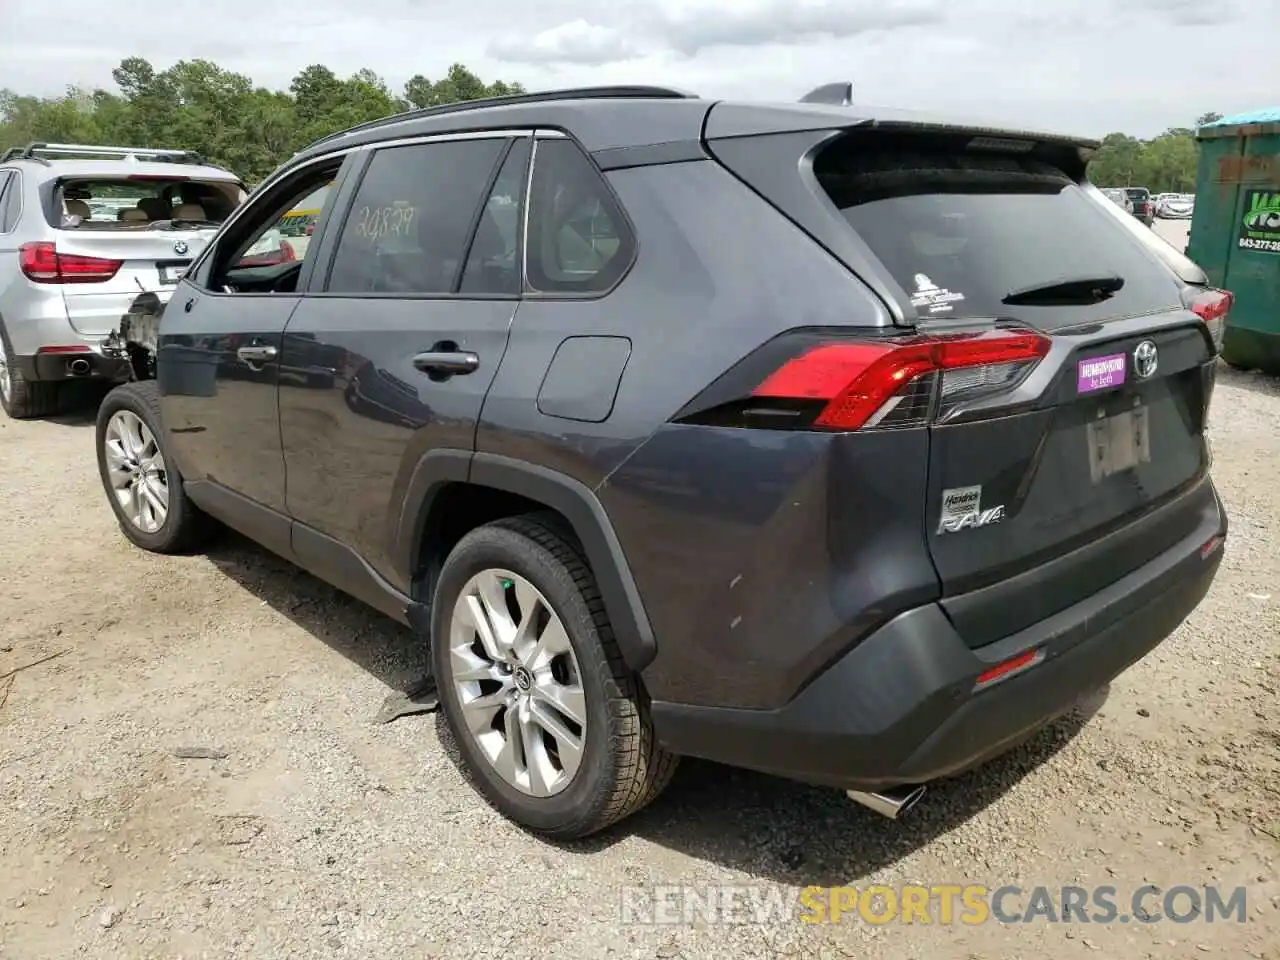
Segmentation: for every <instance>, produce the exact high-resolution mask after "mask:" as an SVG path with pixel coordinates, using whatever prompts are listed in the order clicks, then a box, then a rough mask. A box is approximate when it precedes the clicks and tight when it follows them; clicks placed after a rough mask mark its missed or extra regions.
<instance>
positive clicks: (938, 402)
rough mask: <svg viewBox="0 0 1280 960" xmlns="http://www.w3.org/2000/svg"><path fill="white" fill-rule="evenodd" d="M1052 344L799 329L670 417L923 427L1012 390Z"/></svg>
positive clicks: (1034, 336)
mask: <svg viewBox="0 0 1280 960" xmlns="http://www.w3.org/2000/svg"><path fill="white" fill-rule="evenodd" d="M1049 347H1050V341H1049V338H1047V337H1045V336H1042V335H1040V334H1038V333H1034V332H1032V331H1030V330H1026V329H1024V328H1007V327H1006V328H997V327H988V328H984V329H981V330H970V331H966V332H952V333H933V334H923V335H913V336H906V337H878V336H874V335H873V336H868V337H856V336H853V335H850V336H847V337H841V336H840V335H839V334H834V335H828V334H824V333H823V332H821V331H810V330H794V331H791V332H790V333H787V334H784V335H783V336H781V337H778V338H776V339H774V340H771V341H769V342H768V343H766V344H764V345H763V346H761V347H760V349H758V350H756V351H754V352H753V353H751V354H750V355H748V356H747V357H746V358H744V359H743V360H742V361H740V362H739V363H738V364H736V365H735V366H734V367H733V368H732V369H730V370H729V371H727V372H726V373H725V374H724V375H723V376H721V377H720V378H719V379H717V380H716V381H715V382H714V383H712V384H711V385H710V386H708V387H707V388H706V389H705V390H703V391H702V392H701V393H700V394H699V395H698V396H697V397H695V398H694V399H693V400H691V401H690V402H689V403H688V404H686V405H685V407H684V408H683V409H682V410H681V411H680V412H679V413H677V414H676V416H675V417H674V418H673V419H674V421H675V422H676V423H699V424H706V425H712V426H731V427H758V428H762V429H770V430H779V429H780V430H824V431H854V430H871V429H893V428H897V429H901V428H904V427H918V426H923V425H926V424H928V423H930V422H932V421H933V420H934V419H935V418H936V417H938V416H942V415H945V414H946V413H947V412H948V410H949V409H953V408H954V406H955V404H957V403H962V402H964V401H966V400H971V399H977V398H979V397H994V396H999V395H1000V394H1002V393H1005V392H1008V391H1009V390H1011V389H1013V388H1014V387H1016V386H1017V384H1019V383H1021V382H1022V380H1023V379H1025V376H1026V375H1027V374H1028V373H1029V372H1030V371H1031V370H1032V369H1033V368H1034V367H1035V366H1036V365H1037V364H1038V363H1039V362H1040V360H1041V359H1042V358H1043V357H1044V356H1045V355H1046V354H1047V353H1048V352H1049Z"/></svg>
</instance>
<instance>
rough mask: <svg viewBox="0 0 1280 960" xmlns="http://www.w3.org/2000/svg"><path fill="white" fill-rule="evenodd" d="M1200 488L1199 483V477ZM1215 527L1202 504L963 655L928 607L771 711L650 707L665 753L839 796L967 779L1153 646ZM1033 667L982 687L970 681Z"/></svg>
mask: <svg viewBox="0 0 1280 960" xmlns="http://www.w3.org/2000/svg"><path fill="white" fill-rule="evenodd" d="M1205 483H1209V481H1208V480H1206V481H1205ZM1226 530H1227V517H1226V513H1225V511H1224V510H1223V509H1222V505H1221V502H1220V501H1219V499H1218V498H1217V496H1216V494H1215V495H1213V496H1212V497H1209V498H1208V499H1207V501H1206V505H1205V508H1204V509H1203V511H1202V519H1201V522H1200V523H1199V524H1198V525H1197V527H1196V529H1195V530H1194V531H1193V532H1191V533H1190V534H1189V535H1188V536H1186V537H1184V538H1183V539H1182V540H1180V541H1179V542H1178V543H1177V544H1176V545H1175V546H1174V547H1172V548H1171V549H1169V550H1167V551H1165V552H1164V553H1163V554H1160V555H1159V556H1157V557H1156V558H1155V559H1153V560H1151V561H1150V562H1148V563H1146V564H1144V565H1143V566H1141V567H1139V568H1138V569H1136V570H1134V571H1132V572H1131V573H1129V574H1128V575H1126V576H1124V577H1121V578H1120V579H1118V580H1116V581H1115V582H1114V583H1112V584H1110V585H1109V586H1108V587H1106V588H1105V589H1103V590H1101V591H1099V592H1098V593H1096V594H1094V595H1092V596H1090V597H1089V598H1088V599H1086V600H1084V601H1081V602H1080V603H1077V604H1075V605H1074V606H1071V607H1069V608H1067V609H1066V610H1062V611H1059V612H1058V613H1056V614H1054V615H1052V616H1050V617H1047V618H1046V619H1044V620H1041V621H1039V622H1038V623H1035V624H1033V625H1032V626H1030V627H1028V628H1027V629H1025V630H1022V631H1020V632H1018V633H1016V634H1014V635H1013V636H1010V637H1006V638H1004V639H1002V640H999V641H997V642H995V643H992V644H988V645H987V646H984V647H980V648H978V649H976V650H975V649H970V648H969V647H968V646H967V645H966V644H965V642H964V640H963V639H962V638H961V636H960V635H959V634H958V633H957V632H956V630H955V629H954V628H953V627H952V625H951V622H950V621H949V620H948V618H947V616H946V614H945V613H943V611H942V609H941V608H940V607H939V606H938V605H937V604H933V603H930V604H926V605H924V606H920V607H916V608H914V609H912V610H909V611H907V612H905V613H903V614H901V615H899V616H898V617H896V618H894V619H893V620H891V621H890V622H889V623H887V624H886V625H885V626H883V627H881V628H880V629H879V630H877V631H876V632H874V633H873V634H871V635H870V636H868V637H867V638H866V639H865V640H863V641H861V642H860V643H859V644H858V645H857V646H856V647H854V648H853V649H852V650H851V651H850V652H848V653H846V654H845V655H844V656H843V657H842V658H841V659H839V660H837V661H836V662H835V663H834V664H833V665H832V666H830V667H829V668H827V669H826V670H825V671H824V672H823V673H821V674H819V675H818V676H817V677H816V678H815V679H814V680H813V682H812V683H810V684H809V685H808V686H806V687H805V688H804V689H803V690H802V691H801V692H800V693H799V694H798V695H797V696H795V697H794V698H793V699H792V700H791V701H790V702H789V703H787V704H786V705H785V706H783V707H781V708H779V709H776V710H743V709H735V708H720V707H707V706H689V705H682V704H675V703H665V702H657V701H655V702H654V704H653V719H654V724H655V728H656V731H657V734H658V738H659V740H660V741H661V742H662V743H663V745H664V746H666V747H667V748H668V749H670V750H672V751H674V752H676V753H679V754H684V755H689V756H698V757H703V758H706V759H709V760H714V761H717V762H721V763H727V764H730V765H733V766H740V767H745V768H749V769H755V770H760V771H763V772H765V773H770V774H775V775H778V776H784V777H789V778H792V779H796V780H801V781H805V782H808V783H815V784H823V785H828V786H834V787H840V788H844V789H864V790H866V789H883V788H886V787H891V786H896V785H901V784H908V783H923V782H925V781H928V780H932V779H935V778H938V777H943V776H949V775H952V774H955V773H959V772H961V771H963V770H966V769H969V768H971V767H973V766H976V765H977V764H980V763H982V762H984V761H985V760H987V759H990V758H991V757H994V756H996V755H998V754H999V753H1001V752H1003V751H1004V750H1006V749H1007V748H1008V747H1010V746H1012V745H1013V744H1015V743H1016V742H1018V741H1019V740H1020V739H1022V738H1023V737H1024V736H1026V734H1027V733H1029V732H1031V731H1034V730H1035V729H1036V728H1038V727H1041V726H1043V725H1045V724H1046V723H1048V722H1050V721H1052V720H1053V719H1055V718H1056V717H1059V716H1061V715H1062V714H1064V713H1066V712H1067V711H1069V710H1070V709H1071V708H1072V706H1073V705H1074V704H1075V703H1076V702H1077V701H1078V700H1079V699H1080V698H1081V697H1082V696H1084V695H1086V694H1088V693H1090V692H1091V691H1094V690H1097V689H1098V688H1100V687H1102V686H1103V685H1105V684H1106V683H1108V682H1109V681H1110V680H1111V679H1113V678H1114V677H1115V676H1117V675H1118V674H1120V673H1121V672H1123V671H1124V670H1125V669H1126V668H1128V667H1129V666H1130V665H1131V664H1133V663H1134V662H1136V661H1137V660H1139V659H1140V658H1142V657H1143V656H1144V655H1145V654H1146V653H1148V652H1149V651H1150V650H1151V649H1152V648H1154V647H1155V646H1157V645H1158V644H1159V643H1160V642H1161V641H1162V640H1164V639H1165V638H1166V637H1167V636H1169V634H1170V633H1172V632H1173V631H1174V630H1175V629H1176V628H1177V627H1178V625H1179V624H1180V623H1181V622H1182V621H1183V619H1185V618H1186V616H1187V615H1188V614H1190V613H1191V611H1192V610H1194V609H1195V608H1196V606H1197V605H1198V604H1199V603H1200V601H1201V600H1202V599H1203V597H1204V595H1205V593H1206V592H1207V591H1208V590H1209V587H1210V585H1211V584H1212V582H1213V579H1214V576H1215V575H1216V573H1217V570H1218V565H1219V564H1220V562H1221V559H1222V548H1221V547H1220V546H1219V547H1218V548H1217V549H1214V550H1212V551H1211V552H1209V553H1208V554H1207V555H1205V556H1202V548H1203V547H1204V545H1205V544H1206V543H1207V542H1209V541H1211V540H1212V539H1213V538H1214V537H1215V536H1223V537H1225V535H1226ZM1031 650H1038V651H1040V653H1041V659H1040V660H1039V661H1038V662H1037V663H1036V664H1035V665H1034V666H1031V667H1029V668H1026V669H1024V670H1023V671H1022V672H1020V673H1016V674H1012V675H1010V676H1009V677H1007V678H1006V679H1003V680H1000V681H998V682H995V683H993V684H990V685H989V686H986V687H985V688H983V689H980V690H975V681H976V679H977V677H978V676H979V674H981V673H982V672H983V671H985V670H988V669H989V668H991V667H992V666H994V665H995V664H997V663H1001V662H1003V661H1005V660H1008V659H1009V658H1011V657H1015V656H1017V655H1018V654H1020V653H1023V652H1026V651H1031Z"/></svg>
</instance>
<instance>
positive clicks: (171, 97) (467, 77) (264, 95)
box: [0, 57, 524, 184]
mask: <svg viewBox="0 0 1280 960" xmlns="http://www.w3.org/2000/svg"><path fill="white" fill-rule="evenodd" d="M111 73H112V78H113V79H114V80H115V86H116V89H115V90H103V89H95V90H85V89H81V88H78V87H72V88H69V89H68V90H67V91H66V93H64V94H62V95H61V96H58V97H33V96H24V95H22V94H19V93H16V92H14V91H12V90H0V150H4V149H7V148H9V147H12V146H20V145H23V144H27V143H32V142H44V143H55V142H56V143H84V144H110V145H112V146H126V147H147V146H155V147H165V148H173V149H182V150H194V151H195V152H197V153H199V154H200V155H201V156H203V157H205V158H207V159H208V160H209V162H211V163H215V164H217V165H219V166H223V167H226V168H227V169H229V170H234V171H235V172H236V173H237V174H239V175H240V176H241V177H243V178H244V179H245V181H246V182H247V183H250V184H253V183H256V182H257V181H259V180H261V179H262V178H263V177H265V176H266V175H267V174H268V173H270V172H271V171H272V170H274V169H275V168H276V167H277V166H278V165H279V164H280V163H282V162H283V161H285V160H287V159H288V158H289V157H290V156H291V155H292V154H293V153H295V152H296V151H298V150H300V149H301V148H303V147H305V146H306V145H307V144H309V143H311V142H312V141H313V140H316V139H318V138H320V137H322V136H326V135H327V134H330V133H336V132H337V131H339V130H344V129H346V128H347V127H352V126H355V125H356V124H358V123H364V122H365V121H367V120H376V119H378V118H380V117H385V116H388V115H390V114H393V113H401V112H403V111H405V110H412V109H414V108H420V107H433V106H438V105H441V104H446V103H452V102H455V101H459V100H477V99H480V98H482V97H497V96H504V95H507V94H512V93H523V92H524V88H523V87H521V86H520V84H518V83H506V82H504V81H502V80H496V81H494V82H492V83H485V82H484V81H483V80H481V79H480V78H479V77H478V76H476V75H475V74H474V73H472V72H471V71H470V70H468V69H467V68H466V67H465V66H463V65H462V64H454V65H453V66H452V67H450V68H449V71H448V73H446V74H445V76H444V77H442V78H440V79H438V80H430V79H428V78H427V77H424V76H422V75H421V74H418V75H416V76H414V77H413V78H412V79H410V80H409V82H408V83H406V84H405V85H404V87H403V89H402V90H401V91H400V92H399V93H395V92H393V91H392V90H391V88H390V87H389V86H388V85H387V83H386V81H385V80H383V79H382V78H381V77H380V76H378V74H376V73H374V72H373V71H372V70H359V71H357V72H356V73H354V74H352V75H351V76H349V77H346V78H342V77H338V76H337V75H336V74H334V72H333V71H332V70H330V69H329V68H328V67H326V66H323V65H321V64H313V65H311V66H309V67H306V68H304V69H303V70H301V71H299V72H298V74H297V76H295V77H294V78H293V81H292V82H291V83H290V84H289V89H288V91H287V92H286V91H282V90H268V89H267V88H265V87H259V86H255V85H254V83H253V81H252V80H251V79H250V78H249V77H247V76H245V75H244V74H240V73H235V72H233V71H231V70H225V69H223V68H222V67H220V66H218V65H217V64H216V63H212V62H210V61H208V60H183V61H179V62H178V63H175V64H174V65H173V66H172V67H169V68H168V69H167V70H157V69H156V68H155V67H153V66H152V65H151V63H150V62H149V61H147V60H146V59H144V58H142V57H129V58H127V59H126V60H124V61H122V62H121V63H120V66H118V67H116V68H115V69H114V70H113V71H112V72H111Z"/></svg>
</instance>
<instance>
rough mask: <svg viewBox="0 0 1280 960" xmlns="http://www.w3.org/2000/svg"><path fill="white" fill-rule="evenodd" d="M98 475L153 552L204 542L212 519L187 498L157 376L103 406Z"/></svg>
mask: <svg viewBox="0 0 1280 960" xmlns="http://www.w3.org/2000/svg"><path fill="white" fill-rule="evenodd" d="M97 445H98V474H99V476H100V477H101V478H102V486H103V489H104V490H105V491H106V494H107V501H108V502H109V503H110V504H111V509H112V511H113V512H114V513H115V515H116V521H117V522H118V523H119V524H120V530H121V532H123V533H124V535H125V536H126V537H128V538H129V539H130V540H131V541H133V543H134V544H136V545H137V546H139V547H141V548H142V549H143V550H150V551H151V552H153V553H180V552H183V551H186V550H189V549H191V548H192V547H194V546H197V545H199V544H200V543H202V542H203V541H204V540H205V539H206V538H207V537H208V535H209V533H210V532H211V530H212V528H213V523H212V521H211V520H210V518H209V517H208V516H207V515H206V514H204V513H202V512H201V511H200V509H199V508H198V507H197V506H196V505H195V504H194V503H192V502H191V501H190V499H188V497H187V494H186V491H185V490H183V488H182V477H181V476H180V475H179V474H178V471H177V469H176V467H175V466H174V463H173V457H172V456H171V455H170V451H169V445H168V438H167V436H166V435H165V432H164V430H163V429H162V426H161V419H160V395H159V391H158V389H157V387H156V383H155V381H154V380H144V381H141V382H138V383H128V384H125V385H123V386H120V387H116V388H115V389H114V390H112V391H111V392H110V393H108V394H107V396H106V398H105V399H104V400H103V401H102V405H101V406H100V407H99V408H98V423H97Z"/></svg>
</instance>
